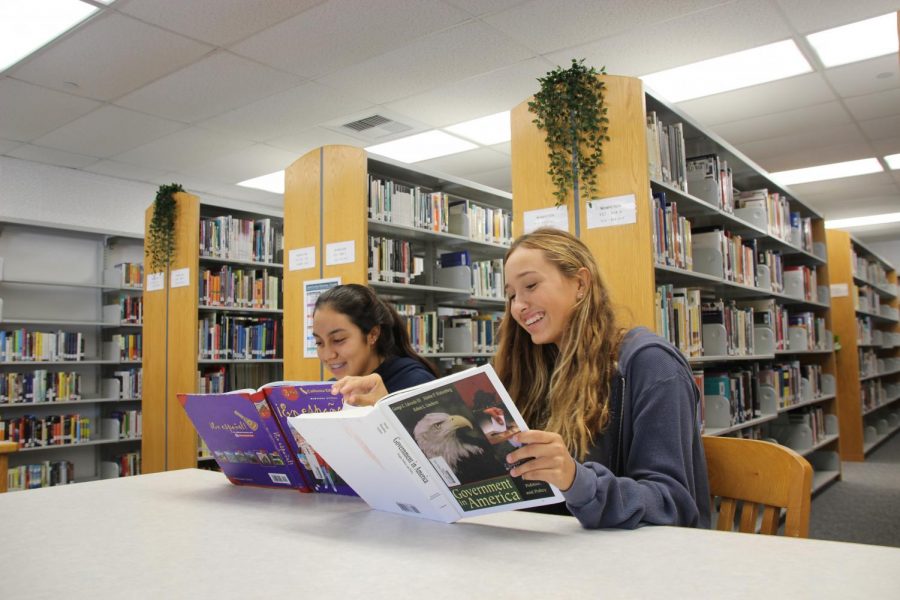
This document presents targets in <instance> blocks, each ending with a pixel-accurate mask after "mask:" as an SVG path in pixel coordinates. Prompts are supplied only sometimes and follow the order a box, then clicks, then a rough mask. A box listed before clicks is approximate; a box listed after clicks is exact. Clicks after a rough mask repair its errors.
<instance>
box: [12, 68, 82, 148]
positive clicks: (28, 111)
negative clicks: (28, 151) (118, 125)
mask: <svg viewBox="0 0 900 600" xmlns="http://www.w3.org/2000/svg"><path fill="white" fill-rule="evenodd" d="M0 106H2V107H3V109H2V110H0V137H2V138H4V139H8V140H19V141H23V142H28V141H31V140H34V139H36V138H39V137H40V136H42V135H44V134H45V133H48V132H50V131H53V130H54V129H56V128H57V127H60V126H62V125H65V124H66V123H68V122H70V121H73V120H75V119H77V118H78V117H80V116H82V115H85V114H87V113H89V112H91V111H92V110H94V109H95V108H97V107H98V106H100V103H99V102H96V101H94V100H88V99H87V98H79V97H78V96H72V95H71V94H63V93H60V92H56V91H53V90H48V89H46V88H42V87H39V86H36V85H32V84H30V83H25V82H23V81H17V80H15V79H13V78H11V77H4V78H2V79H0Z"/></svg>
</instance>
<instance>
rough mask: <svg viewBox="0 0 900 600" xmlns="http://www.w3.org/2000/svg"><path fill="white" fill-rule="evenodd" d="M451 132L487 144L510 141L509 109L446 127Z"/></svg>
mask: <svg viewBox="0 0 900 600" xmlns="http://www.w3.org/2000/svg"><path fill="white" fill-rule="evenodd" d="M444 129H446V130H447V131H449V132H450V133H455V134H456V135H459V136H462V137H464V138H466V139H467V140H472V141H473V142H478V143H479V144H483V145H485V146H490V145H492V144H502V143H503V142H508V141H509V140H510V139H511V138H512V135H511V134H510V132H509V111H508V110H506V111H503V112H499V113H497V114H494V115H488V116H486V117H480V118H478V119H472V120H471V121H465V122H463V123H457V124H456V125H451V126H450V127H444Z"/></svg>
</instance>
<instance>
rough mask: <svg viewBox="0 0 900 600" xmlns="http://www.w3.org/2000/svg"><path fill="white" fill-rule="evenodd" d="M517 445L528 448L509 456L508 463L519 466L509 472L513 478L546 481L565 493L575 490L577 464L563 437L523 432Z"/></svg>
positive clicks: (516, 440)
mask: <svg viewBox="0 0 900 600" xmlns="http://www.w3.org/2000/svg"><path fill="white" fill-rule="evenodd" d="M513 441H514V442H517V443H521V444H524V445H523V446H522V447H521V448H519V449H518V450H515V451H514V452H510V453H509V454H507V455H506V462H509V463H513V464H515V463H518V464H516V466H515V467H514V468H513V469H512V470H511V471H510V472H509V474H510V475H512V476H513V477H519V476H521V477H522V478H523V479H527V480H537V481H546V482H547V483H550V484H552V485H555V486H556V487H558V488H559V489H560V491H563V492H564V491H566V490H567V489H569V488H570V487H572V483H573V482H574V481H575V460H574V459H573V458H572V456H571V455H570V454H569V450H568V449H567V448H566V445H565V444H564V443H563V440H562V437H560V435H559V434H557V433H551V432H549V431H541V430H539V429H531V430H529V431H522V432H520V433H519V434H518V435H516V436H515V437H514V438H513Z"/></svg>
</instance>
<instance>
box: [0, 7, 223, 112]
mask: <svg viewBox="0 0 900 600" xmlns="http://www.w3.org/2000/svg"><path fill="white" fill-rule="evenodd" d="M211 50H212V47H211V46H208V45H206V44H201V43H200V42H196V41H194V40H189V39H187V38H185V37H182V36H180V35H176V34H174V33H170V32H168V31H164V30H162V29H159V28H158V27H153V26H152V25H147V24H145V23H141V22H140V21H136V20H135V19H131V18H128V17H124V16H122V15H119V14H116V13H115V12H112V11H110V12H109V13H108V14H106V15H104V16H101V17H99V18H97V19H95V20H93V21H91V22H90V23H87V24H86V25H85V26H84V27H83V28H81V29H79V30H78V31H76V32H75V33H74V34H73V35H71V36H68V37H66V38H64V39H62V40H60V41H59V42H57V43H55V44H52V45H51V46H50V47H48V48H47V49H45V50H44V51H42V52H40V53H38V54H37V55H35V57H34V58H33V59H31V60H28V61H27V62H25V63H23V64H22V66H20V67H16V68H15V69H14V70H13V71H12V74H13V75H14V76H15V77H16V78H17V79H23V80H25V81H30V82H31V83H38V84H41V85H44V86H47V87H50V88H54V89H57V90H62V91H66V92H70V93H73V94H78V95H81V96H87V97H90V98H97V99H98V100H112V99H115V98H118V97H119V96H121V95H123V94H126V93H128V92H130V91H132V90H134V89H137V88H139V87H141V86H142V85H145V84H147V83H149V82H151V81H154V80H155V79H157V78H159V77H162V76H163V75H166V74H167V73H171V72H172V71H175V70H177V69H179V68H181V67H183V66H185V65H187V64H190V63H191V62H193V61H195V60H197V59H198V58H200V57H201V56H203V55H205V54H207V53H209V52H210V51H211ZM66 82H73V83H76V84H77V85H78V87H77V88H75V87H73V86H71V85H68V84H67V83H66Z"/></svg>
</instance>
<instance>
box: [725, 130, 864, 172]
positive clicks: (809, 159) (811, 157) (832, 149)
mask: <svg viewBox="0 0 900 600" xmlns="http://www.w3.org/2000/svg"><path fill="white" fill-rule="evenodd" d="M854 137H855V138H856V140H857V141H855V142H849V141H844V140H840V141H836V142H835V143H833V144H831V145H826V146H817V147H816V148H815V150H814V151H813V150H811V149H810V148H809V147H806V146H800V147H797V148H795V149H793V150H788V151H783V152H779V149H780V146H778V145H772V146H771V147H766V146H765V144H763V145H761V146H757V147H754V148H749V149H748V148H747V147H745V146H743V145H740V144H739V145H737V149H738V150H740V151H741V152H743V153H744V154H747V156H749V157H750V158H751V159H752V160H753V161H754V162H755V163H757V164H758V165H759V166H760V167H762V168H763V169H765V170H766V171H768V172H770V173H774V172H776V171H788V170H790V169H801V168H803V167H811V166H815V165H829V164H831V163H837V162H844V161H847V160H856V159H859V158H868V157H870V156H872V145H871V144H870V143H869V142H868V141H866V140H864V139H862V136H861V135H854ZM832 139H834V138H832ZM748 150H752V151H753V153H754V154H750V152H748Z"/></svg>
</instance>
